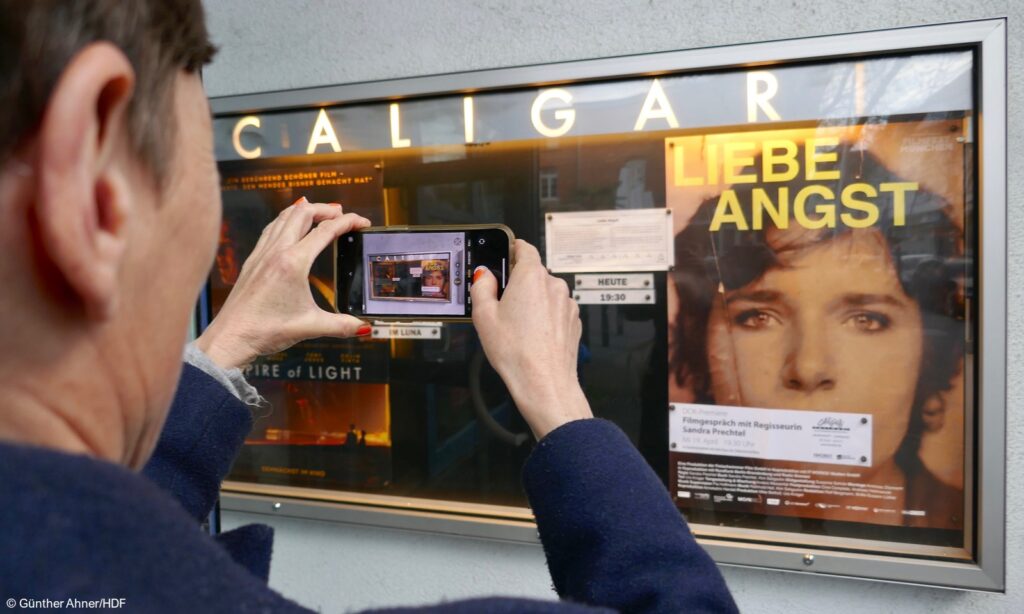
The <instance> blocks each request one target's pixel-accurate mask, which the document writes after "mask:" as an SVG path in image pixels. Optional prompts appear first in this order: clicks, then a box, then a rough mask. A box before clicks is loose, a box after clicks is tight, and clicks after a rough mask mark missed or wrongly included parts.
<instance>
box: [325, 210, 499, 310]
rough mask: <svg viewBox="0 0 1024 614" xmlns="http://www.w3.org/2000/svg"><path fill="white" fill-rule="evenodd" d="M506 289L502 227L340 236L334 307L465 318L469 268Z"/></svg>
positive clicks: (380, 232) (386, 231) (382, 231)
mask: <svg viewBox="0 0 1024 614" xmlns="http://www.w3.org/2000/svg"><path fill="white" fill-rule="evenodd" d="M478 266H486V267H487V268H489V269H490V270H491V273H493V274H494V276H495V278H496V279H497V280H498V286H499V287H498V294H499V296H500V295H501V291H502V290H503V289H504V287H505V284H506V282H507V280H508V270H509V235H508V234H506V232H505V231H504V230H503V229H502V228H474V229H467V230H416V229H408V228H403V229H396V230H386V229H384V230H366V231H362V232H354V233H351V234H348V235H345V236H344V237H341V238H340V239H339V240H338V268H337V283H338V292H337V297H338V298H337V301H338V311H340V312H342V313H350V314H352V315H355V316H359V317H374V316H379V317H385V318H388V319H409V320H421V319H431V318H468V317H470V316H471V315H472V313H473V312H472V307H473V306H472V301H471V299H470V294H469V289H470V287H471V285H472V283H473V280H472V275H473V271H474V270H475V269H476V267H478Z"/></svg>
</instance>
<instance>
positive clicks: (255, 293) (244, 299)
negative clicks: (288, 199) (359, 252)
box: [196, 197, 370, 369]
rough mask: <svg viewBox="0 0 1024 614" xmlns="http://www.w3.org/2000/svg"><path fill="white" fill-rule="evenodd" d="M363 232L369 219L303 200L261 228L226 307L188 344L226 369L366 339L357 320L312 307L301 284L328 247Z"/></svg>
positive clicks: (309, 295) (363, 326) (309, 294)
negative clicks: (290, 351) (322, 342)
mask: <svg viewBox="0 0 1024 614" xmlns="http://www.w3.org/2000/svg"><path fill="white" fill-rule="evenodd" d="M314 224H316V227H314V226H313V225H314ZM367 226H370V220H368V219H366V218H364V217H362V216H359V215H356V214H354V213H343V212H342V209H341V206H340V205H332V204H324V203H310V202H308V201H307V200H306V199H305V197H303V198H301V199H299V200H298V201H296V202H295V203H294V204H292V205H291V206H290V207H288V208H286V209H285V210H284V211H282V212H281V213H280V215H278V216H277V219H275V220H274V221H273V222H271V223H270V224H269V225H267V227H266V228H264V229H263V234H262V235H260V238H259V241H258V242H257V243H256V247H255V248H254V249H253V251H252V254H251V255H250V256H249V258H248V260H246V261H245V264H243V265H242V271H241V274H240V275H239V276H238V281H237V283H235V286H234V288H232V290H231V294H230V295H228V298H227V301H225V303H224V306H223V307H222V308H221V310H220V313H218V314H217V318H216V319H214V321H213V322H211V323H210V325H209V326H208V327H207V328H206V330H205V331H204V332H203V334H202V335H200V337H199V338H198V339H196V345H197V346H198V347H199V349H200V350H202V351H203V352H205V353H206V355H207V356H209V357H210V359H211V360H213V362H214V363H216V364H217V365H219V366H220V367H222V368H225V369H231V368H236V367H237V368H240V367H244V366H245V365H247V364H249V363H251V362H252V361H253V360H255V359H256V358H257V357H259V356H264V355H266V354H273V353H274V352H280V351H282V350H285V349H287V348H289V347H291V346H293V345H295V344H296V343H298V342H299V341H303V340H305V339H312V338H315V337H327V336H330V337H353V336H356V335H360V334H362V335H365V334H369V332H370V329H369V325H368V324H366V323H365V322H363V321H362V320H359V319H358V318H355V317H352V316H350V315H343V314H338V313H331V312H328V311H324V310H323V309H321V308H320V307H318V306H317V304H316V303H315V302H314V300H313V294H312V292H311V291H310V289H309V280H308V279H309V271H310V268H311V267H312V266H313V261H314V260H315V259H316V257H317V256H318V255H319V254H320V252H322V251H323V250H324V249H326V248H327V246H329V245H330V244H331V242H332V241H334V240H335V239H337V238H338V237H340V236H341V235H343V234H345V233H348V232H350V231H353V230H359V229H361V228H366V227H367Z"/></svg>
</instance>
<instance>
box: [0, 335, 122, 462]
mask: <svg viewBox="0 0 1024 614" xmlns="http://www.w3.org/2000/svg"><path fill="white" fill-rule="evenodd" d="M79 350H80V351H79V352H78V356H74V355H73V354H74V352H67V353H65V354H64V355H62V356H61V357H60V358H59V359H58V361H57V362H55V363H50V364H42V363H41V362H40V361H31V360H29V361H26V363H24V367H27V368H21V369H17V368H15V369H11V368H8V369H5V370H4V371H3V376H2V377H0V440H2V441H6V442H10V443H17V444H25V445H33V446H38V447H43V448H49V449H52V450H57V451H60V452H67V453H71V454H85V455H88V456H93V457H95V458H99V459H103V460H107V461H110V462H113V463H118V464H129V462H130V460H131V458H132V456H133V454H134V450H132V449H129V448H130V446H129V445H128V442H130V441H131V439H130V438H129V437H128V436H127V435H128V428H127V424H126V420H125V418H126V414H125V413H124V412H123V411H122V409H123V408H122V407H112V406H111V405H120V404H121V403H123V402H124V401H125V399H123V398H120V397H119V395H111V394H110V391H111V390H117V389H118V388H117V387H116V384H115V381H114V378H115V377H116V374H114V373H112V372H111V367H110V365H109V364H105V362H104V361H103V360H101V357H100V356H97V355H95V353H91V352H87V351H81V348H79ZM89 354H92V356H91V357H90V356H89ZM4 362H7V361H4ZM3 366H7V367H11V365H10V364H7V365H2V364H0V368H2V367H3ZM19 371H20V372H19Z"/></svg>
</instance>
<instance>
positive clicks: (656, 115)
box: [200, 21, 1006, 590]
mask: <svg viewBox="0 0 1024 614" xmlns="http://www.w3.org/2000/svg"><path fill="white" fill-rule="evenodd" d="M1004 28H1005V25H1004V23H1003V22H1002V21H985V22H973V23H965V24H951V25H946V26H929V27H922V28H911V29H905V30H899V31H883V32H872V33H865V34H852V35H844V36H836V37H826V38H821V39H811V40H805V41H783V42H777V43H763V44H756V45H742V46H735V47H726V48H716V49H709V50H695V51H683V52H673V53H662V54H651V55H645V56H633V57H626V58H614V59H608V60H594V61H586V62H575V63H567V64H557V65H548V66H536V67H524V68H512V69H502V70H495V71H483V72H476V73H466V74H460V75H443V76H438V77H426V78H417V79H406V80H396V81H383V82H376V83H367V84H358V85H349V86H337V87H328V88H316V89H310V90H295V91H290V92H273V93H268V94H256V95H246V96H235V97H229V98H221V99H214V101H213V108H214V112H215V120H214V130H215V135H216V153H217V159H218V161H219V166H220V172H221V176H222V191H223V201H224V222H223V226H222V232H221V244H220V249H219V251H218V254H217V259H216V266H215V267H214V269H213V271H212V272H211V276H210V283H209V286H208V290H207V292H206V293H205V294H204V299H203V302H202V305H201V306H200V320H201V322H202V323H205V322H208V321H209V319H210V318H211V317H214V316H215V315H216V313H217V310H218V308H219V307H220V305H221V304H222V303H223V301H224V299H225V297H226V296H227V294H228V292H229V291H230V289H231V286H232V284H233V283H234V281H235V279H236V278H237V276H238V273H239V269H240V266H241V264H242V262H244V260H245V258H246V256H247V255H248V253H249V252H250V251H251V250H252V248H253V246H254V245H255V242H256V240H257V238H258V237H259V234H260V231H261V229H262V228H263V227H264V226H265V225H266V224H267V223H268V222H270V221H271V220H272V219H273V218H274V217H275V216H276V215H277V213H278V212H279V211H280V210H281V209H282V208H284V207H286V206H287V205H289V204H290V203H292V202H293V201H295V200H296V199H298V198H299V197H301V196H305V197H306V198H308V199H309V200H310V201H321V202H338V203H341V204H342V205H343V206H344V207H345V210H346V211H353V212H356V213H359V214H360V215H363V216H365V217H367V218H369V219H371V220H372V221H373V222H374V224H376V225H395V224H410V225H412V224H473V223H502V224H506V225H507V226H509V227H510V228H511V229H512V230H513V231H514V232H515V234H516V236H517V237H519V238H522V239H525V240H527V241H529V242H531V243H533V244H534V245H536V246H537V247H538V249H540V251H541V254H542V255H543V256H544V260H545V264H546V266H547V267H548V268H549V270H550V271H551V272H552V273H553V274H555V275H558V276H560V277H562V278H563V279H565V281H566V282H567V283H568V285H569V287H570V289H571V291H572V292H573V294H574V298H575V299H576V300H577V301H578V302H579V304H580V316H581V319H582V322H583V337H582V341H581V344H580V350H579V376H580V381H581V383H582V385H583V388H584V390H585V392H586V394H587V397H588V399H589V400H590V402H591V404H592V407H593V410H594V413H595V415H597V416H599V417H603V418H607V419H609V420H612V421H614V422H615V423H616V424H618V425H619V426H620V427H621V428H622V429H623V431H625V433H626V434H627V435H628V436H629V437H630V439H631V440H632V441H633V442H634V444H636V446H637V447H638V449H639V450H640V451H641V452H642V454H643V455H644V457H645V458H646V459H647V461H648V462H649V463H650V465H651V467H652V468H653V469H654V470H655V471H656V472H657V473H658V474H659V475H660V476H661V477H662V479H663V481H664V482H665V485H666V488H667V491H668V493H669V494H670V495H671V497H672V499H673V500H674V502H675V503H676V505H677V506H678V508H679V510H680V513H682V514H684V515H685V516H686V517H687V519H688V520H689V522H690V523H691V526H692V527H693V530H694V532H695V533H696V534H697V535H698V537H699V538H700V539H701V540H702V543H703V544H704V545H705V546H706V547H707V548H708V549H709V550H710V551H711V552H712V554H713V555H714V556H715V558H716V560H718V561H720V562H723V563H734V564H747V565H756V566H762V567H774V568H781V569H790V570H803V571H808V572H816V573H824V574H836V575H849V576H857V577H868V578H880V579H888V580H898V581H908V582H918V583H925V584H938V585H945V586H954V587H966V588H975V589H986V590H1001V589H1002V587H1003V568H1002V565H1003V560H1002V559H1003V524H1004V517H1003V505H1004V498H1003V497H1004V493H1003V488H1002V479H1003V473H1004V468H1005V463H1004V458H1005V443H1004V441H1003V438H1002V430H1001V429H1002V426H1003V425H1004V423H1005V368H1004V361H1005V336H1004V334H1003V330H1004V329H1005V317H1006V316H1005V284H1004V281H1005V260H1006V253H1005V250H1006V236H1005V215H1006V211H1005V209H1006V202H1005V58H1004V54H1005V51H1004V45H1005V29H1004ZM421 251H422V250H421ZM455 253H456V252H445V253H444V254H440V255H439V254H435V253H433V252H431V253H423V254H414V256H415V260H416V262H417V263H423V262H431V263H437V265H436V266H442V265H443V266H444V267H445V270H448V268H450V267H451V266H453V263H451V262H448V260H449V259H451V258H453V257H454V256H453V255H452V254H455ZM442 256H443V257H442ZM407 259H408V258H407ZM381 266H384V265H383V264H382V265H381ZM388 266H392V267H394V266H411V265H408V264H407V263H406V262H405V261H404V260H399V261H396V262H390V263H389V264H388ZM333 267H334V263H333V261H332V256H331V253H330V250H328V252H327V253H325V254H324V255H323V256H321V258H320V259H319V260H318V261H317V262H316V264H315V265H314V268H313V271H312V274H311V276H310V285H311V289H312V291H313V293H314V296H315V298H316V300H317V301H318V303H319V304H321V306H323V307H324V308H325V309H333V305H334V301H335V297H334V293H335V288H334V283H333V280H334V269H333ZM458 270H461V269H458ZM465 274H466V275H468V274H470V271H465ZM381 275H382V276H381V279H385V280H386V279H387V278H388V275H384V274H383V273H382V274H381ZM513 275H514V273H513ZM374 291H375V292H378V293H379V294H381V296H382V297H384V298H386V297H387V296H388V293H389V292H394V291H397V290H395V289H394V288H390V287H386V284H385V285H382V286H381V287H380V288H377V287H376V286H375V287H374ZM382 300H383V299H382ZM417 326H421V327H420V328H417ZM247 377H248V378H249V379H250V381H251V382H252V383H253V384H254V385H255V386H256V387H257V388H258V389H259V390H260V392H261V393H262V394H263V396H264V397H266V399H267V400H268V405H267V406H266V407H262V408H259V409H258V410H257V412H258V413H257V419H256V423H255V426H254V429H253V431H252V433H251V434H250V436H249V438H248V439H247V440H246V445H245V447H244V449H243V452H242V454H241V456H240V457H239V459H238V461H237V462H236V464H235V466H234V468H233V469H232V472H231V475H230V477H229V481H228V482H227V483H226V484H225V493H224V506H225V508H226V509H240V510H249V511H265V512H268V511H270V510H272V509H273V510H278V511H279V512H280V511H281V510H286V512H285V513H289V514H294V515H299V516H305V517H311V518H321V519H335V520H343V521H349V522H359V523H366V524H375V525H382V526H397V527H405V528H417V529H423V530H433V531H439V532H444V533H456V534H466V535H478V536H487V537H494V538H499V539H514V540H524V541H531V540H535V539H536V536H535V532H534V531H533V529H532V528H531V525H530V518H531V516H530V513H529V510H528V508H527V501H526V499H525V497H524V494H523V491H522V489H521V487H520V484H519V470H520V467H521V466H522V464H523V461H524V460H525V459H526V457H527V456H528V455H529V453H530V450H531V449H532V447H533V445H534V441H533V438H532V436H531V435H530V433H529V429H528V428H527V426H526V424H525V423H524V422H523V420H522V419H521V418H520V416H519V415H518V413H517V411H516V409H515V406H514V404H513V402H512V400H511V398H510V397H509V395H508V393H507V391H506V390H505V389H504V387H503V385H502V383H501V381H500V379H499V378H498V377H497V375H496V374H495V373H494V371H493V370H492V369H491V368H490V366H489V365H488V364H487V361H486V359H485V357H484V355H483V352H482V350H481V348H480V344H479V341H478V339H477V338H476V335H475V333H474V330H473V328H472V326H471V325H469V324H458V323H444V324H431V323H423V324H422V325H419V324H416V323H413V324H411V325H409V326H405V327H395V326H388V325H380V326H376V327H375V328H374V333H373V335H371V336H369V337H364V338H359V339H349V340H338V339H316V340H312V341H308V342H305V343H301V344H299V345H297V346H295V347H293V348H291V349H289V350H286V351H284V352H281V353H279V354H276V355H272V356H267V357H264V358H262V359H260V360H258V361H257V362H256V363H255V364H253V365H252V366H251V367H250V368H249V370H248V372H247Z"/></svg>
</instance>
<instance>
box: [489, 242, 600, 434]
mask: <svg viewBox="0 0 1024 614" xmlns="http://www.w3.org/2000/svg"><path fill="white" fill-rule="evenodd" d="M514 262H515V266H514V267H513V269H512V271H511V272H510V274H509V281H508V286H506V288H505V293H504V294H503V295H502V297H501V300H500V301H499V300H498V298H497V292H498V282H497V280H496V279H495V278H494V275H493V274H492V273H491V272H490V271H488V270H487V269H486V268H484V267H479V268H478V269H477V270H476V271H474V272H473V287H472V289H471V291H470V293H471V295H472V298H473V325H474V326H476V330H477V334H478V335H479V336H480V343H481V344H482V345H483V348H484V352H485V353H486V354H487V360H489V361H490V363H491V365H492V366H493V367H494V369H495V371H497V372H498V375H500V376H501V379H502V380H504V382H505V385H506V386H508V390H509V392H510V393H511V394H512V399H513V400H514V401H515V403H516V406H517V407H518V408H519V411H520V413H522V414H523V418H524V419H525V420H526V423H527V424H529V425H530V429H531V430H532V431H533V434H534V436H535V437H536V438H537V439H538V440H540V439H541V438H543V437H544V436H545V435H547V434H548V433H550V432H551V431H553V430H555V429H556V428H558V427H559V426H562V425H563V424H565V423H567V422H571V421H573V420H581V419H585V418H593V417H594V415H593V413H592V412H591V411H590V405H589V403H587V399H586V397H585V396H584V394H583V390H582V389H581V388H580V384H579V379H578V378H577V376H576V360H577V355H578V353H579V344H580V334H581V333H582V331H583V328H582V324H581V323H580V310H579V306H578V305H576V301H574V300H573V299H572V297H571V296H570V295H569V287H568V286H567V285H566V283H565V282H564V281H562V280H561V279H558V278H557V277H552V276H551V275H548V272H547V269H545V268H544V265H543V264H542V263H541V260H540V254H539V253H538V252H537V249H536V248H535V247H533V246H532V245H530V244H529V243H527V242H526V241H522V240H517V241H516V244H515V259H514Z"/></svg>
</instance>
